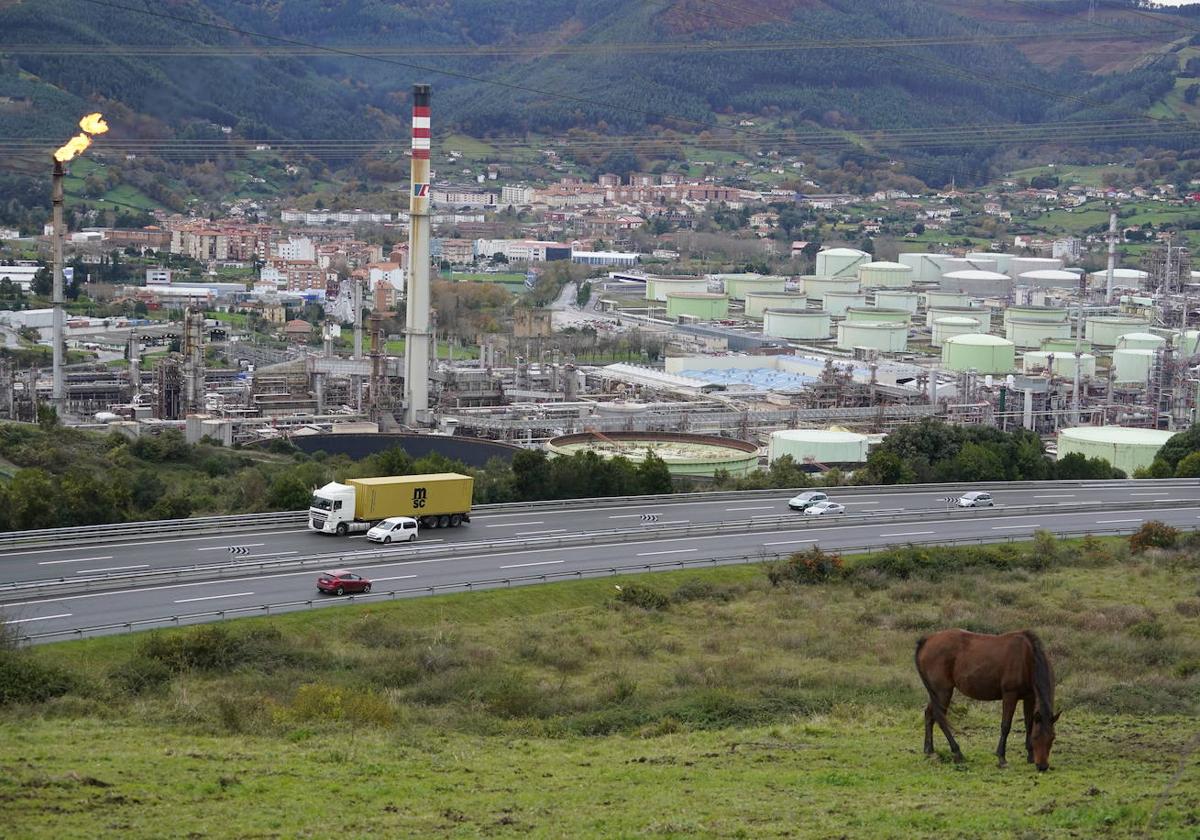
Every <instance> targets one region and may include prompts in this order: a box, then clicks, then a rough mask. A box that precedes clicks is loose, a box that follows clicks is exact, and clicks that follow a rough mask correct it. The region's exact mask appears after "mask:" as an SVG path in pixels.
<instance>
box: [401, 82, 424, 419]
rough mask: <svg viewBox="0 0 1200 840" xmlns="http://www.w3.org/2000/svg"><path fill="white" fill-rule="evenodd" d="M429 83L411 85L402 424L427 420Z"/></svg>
mask: <svg viewBox="0 0 1200 840" xmlns="http://www.w3.org/2000/svg"><path fill="white" fill-rule="evenodd" d="M429 138H430V134H429V85H413V117H412V194H411V195H410V196H409V205H408V206H409V210H408V212H409V230H408V308H407V319H406V320H405V326H404V422H405V423H407V424H408V425H410V426H415V425H418V424H421V423H427V422H429V339H430V329H429V308H430V293H429Z"/></svg>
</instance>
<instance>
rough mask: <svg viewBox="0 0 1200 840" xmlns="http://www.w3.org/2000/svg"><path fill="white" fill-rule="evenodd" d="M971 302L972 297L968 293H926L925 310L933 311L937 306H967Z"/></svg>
mask: <svg viewBox="0 0 1200 840" xmlns="http://www.w3.org/2000/svg"><path fill="white" fill-rule="evenodd" d="M970 302H971V296H970V295H968V294H967V293H966V292H926V293H925V308H926V309H931V308H933V307H935V306H967V305H968V304H969V303H970Z"/></svg>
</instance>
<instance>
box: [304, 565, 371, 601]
mask: <svg viewBox="0 0 1200 840" xmlns="http://www.w3.org/2000/svg"><path fill="white" fill-rule="evenodd" d="M317 589H318V590H319V591H321V592H332V593H333V594H334V595H345V594H346V593H347V592H370V591H371V581H369V580H367V579H366V578H365V577H363V576H362V575H356V574H354V572H351V571H349V570H348V569H337V570H335V571H332V572H321V576H320V577H319V578H317Z"/></svg>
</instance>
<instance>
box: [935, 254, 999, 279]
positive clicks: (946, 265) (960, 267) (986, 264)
mask: <svg viewBox="0 0 1200 840" xmlns="http://www.w3.org/2000/svg"><path fill="white" fill-rule="evenodd" d="M996 270H997V268H996V261H995V260H994V259H992V258H991V257H978V258H976V259H971V258H970V257H950V258H949V259H945V260H942V276H943V277H944V276H945V275H947V274H953V273H954V272H956V271H996Z"/></svg>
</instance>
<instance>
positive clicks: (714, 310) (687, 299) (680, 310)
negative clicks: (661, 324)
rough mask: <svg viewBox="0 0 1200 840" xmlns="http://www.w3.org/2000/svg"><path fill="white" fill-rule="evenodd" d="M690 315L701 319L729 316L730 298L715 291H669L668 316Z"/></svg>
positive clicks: (713, 319) (710, 319)
mask: <svg viewBox="0 0 1200 840" xmlns="http://www.w3.org/2000/svg"><path fill="white" fill-rule="evenodd" d="M681 315H690V316H691V317H693V318H697V319H699V320H701V321H718V320H720V319H722V318H728V317H729V298H727V297H726V296H725V295H718V294H715V293H713V292H667V317H668V318H678V317H679V316H681Z"/></svg>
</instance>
